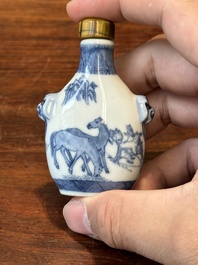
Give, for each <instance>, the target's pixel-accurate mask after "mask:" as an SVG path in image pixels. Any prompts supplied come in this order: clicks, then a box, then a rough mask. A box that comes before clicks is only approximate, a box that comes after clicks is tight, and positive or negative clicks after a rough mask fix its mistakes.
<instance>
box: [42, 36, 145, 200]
mask: <svg viewBox="0 0 198 265" xmlns="http://www.w3.org/2000/svg"><path fill="white" fill-rule="evenodd" d="M82 43H83V44H85V45H86V44H87V45H89V44H91V45H93V44H94V43H97V45H98V44H100V45H101V44H102V45H107V44H108V45H110V46H112V45H113V43H112V42H111V41H107V40H104V41H102V40H91V41H89V40H86V41H83V42H82ZM94 56H95V57H93V58H94V61H95V60H96V57H97V56H98V53H95V55H94ZM99 56H101V55H100V54H99ZM100 62H101V61H100V60H99V61H98V66H97V67H99V68H100ZM102 63H103V58H102ZM83 67H84V66H83ZM102 67H103V65H102ZM79 68H80V69H81V67H79ZM86 69H87V68H86V67H85V71H84V70H83V71H84V72H83V73H82V72H77V73H76V74H75V75H74V77H73V78H72V80H71V81H70V82H69V83H68V84H67V85H66V86H65V87H64V88H63V89H62V91H60V92H59V93H57V94H49V95H47V96H46V98H45V100H44V102H43V103H41V104H40V105H39V107H38V112H39V115H40V117H41V118H42V119H44V120H45V122H46V136H45V142H46V155H47V161H48V166H49V170H50V173H51V176H52V177H53V179H54V180H55V182H56V184H57V185H58V187H59V190H60V192H61V193H62V194H65V195H74V196H82V195H93V194H95V193H98V192H101V191H104V190H109V189H130V188H131V186H132V185H133V183H134V181H135V180H136V179H137V177H138V175H139V171H140V168H141V166H142V163H143V157H144V149H145V146H144V145H145V143H144V125H145V123H146V120H147V118H148V109H147V107H146V105H145V104H146V103H147V100H146V98H145V97H144V96H136V95H134V94H132V93H131V91H130V90H129V89H128V88H127V87H126V85H125V84H124V83H123V82H122V80H121V79H120V78H119V77H118V76H117V75H116V74H114V73H113V72H112V73H111V72H110V74H100V73H99V74H95V73H94V74H93V73H90V71H87V70H86ZM108 69H111V66H110V68H107V71H108ZM91 71H93V70H91ZM94 71H95V70H94ZM105 71H106V70H105ZM110 71H111V70H110ZM105 73H106V72H105Z"/></svg>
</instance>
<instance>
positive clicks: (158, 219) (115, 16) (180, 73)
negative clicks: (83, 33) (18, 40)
mask: <svg viewBox="0 0 198 265" xmlns="http://www.w3.org/2000/svg"><path fill="white" fill-rule="evenodd" d="M67 12H68V15H69V16H70V17H71V18H72V19H73V20H74V21H76V22H78V21H80V20H81V19H83V18H85V17H102V18H106V19H109V20H112V21H123V20H128V21H131V22H136V23H144V24H148V25H155V26H160V27H161V28H162V30H163V32H164V33H165V35H166V37H165V35H160V36H156V37H155V38H153V39H152V40H150V41H149V42H147V43H145V44H143V45H141V46H140V47H138V48H137V49H135V50H133V51H131V52H129V53H127V54H125V55H123V56H122V57H120V58H118V59H117V60H116V70H117V72H118V74H119V75H120V77H121V78H122V79H123V80H124V82H125V83H126V84H127V85H128V86H129V87H130V88H131V90H132V91H133V92H134V93H137V94H145V95H146V96H147V97H148V100H149V102H150V104H151V105H152V106H153V107H154V108H155V110H156V115H155V117H154V120H153V121H152V123H150V124H149V125H148V128H147V138H150V137H152V136H153V135H155V134H156V133H158V132H160V131H161V130H163V129H165V128H166V126H167V125H168V124H170V123H172V124H174V125H176V126H180V127H186V128H198V119H197V113H198V45H197V43H198V30H197V25H198V1H196V0H194V1H190V0H188V1H187V0H174V1H171V0H170V1H169V0H150V1H147V0H139V1H135V0H120V1H119V0H108V1H106V0H95V1H92V0H83V4H82V1H81V0H72V1H70V2H69V3H68V5H67ZM167 77H168V78H167ZM184 106H185V107H184ZM173 165H174V166H173ZM197 169H198V138H194V139H189V140H187V141H185V142H183V143H181V144H180V145H178V146H176V147H174V148H172V149H170V150H168V151H166V152H165V153H163V154H162V155H160V156H158V157H157V158H155V159H153V160H152V161H150V162H148V163H146V164H145V165H144V167H143V169H142V171H141V174H140V177H139V179H138V181H137V182H136V184H135V186H134V188H133V190H132V191H110V192H104V193H101V194H99V195H96V196H93V197H86V198H73V199H72V200H71V201H70V202H69V203H68V204H67V205H66V206H65V207H64V210H63V214H64V217H65V220H66V222H67V224H68V226H69V227H70V229H72V230H73V231H75V232H78V233H82V234H85V235H88V236H91V237H94V238H97V239H100V240H102V241H104V242H105V243H106V244H108V245H109V246H111V247H113V248H119V249H125V250H129V251H132V252H136V253H138V254H141V255H144V256H145V257H148V258H150V259H153V260H155V261H158V262H160V263H162V264H174V265H177V264H179V265H182V264H185V265H191V264H198V222H197V220H198V196H197V194H198V172H197Z"/></svg>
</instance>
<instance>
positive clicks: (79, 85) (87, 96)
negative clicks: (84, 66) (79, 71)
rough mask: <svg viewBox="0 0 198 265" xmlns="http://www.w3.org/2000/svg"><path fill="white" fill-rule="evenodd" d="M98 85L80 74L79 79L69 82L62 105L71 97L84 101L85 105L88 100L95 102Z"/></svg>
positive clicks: (88, 102)
mask: <svg viewBox="0 0 198 265" xmlns="http://www.w3.org/2000/svg"><path fill="white" fill-rule="evenodd" d="M97 87H98V86H97V85H96V84H95V83H94V82H89V80H88V79H87V78H86V77H85V76H84V75H82V76H81V77H80V78H79V79H75V80H74V82H73V83H70V84H69V85H68V86H67V87H66V89H65V98H64V101H63V105H66V104H67V103H68V102H69V101H70V100H71V99H74V98H75V99H76V100H77V101H85V103H86V104H87V105H89V104H90V101H93V102H97V100H96V88H97Z"/></svg>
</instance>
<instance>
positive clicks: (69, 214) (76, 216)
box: [63, 198, 95, 238]
mask: <svg viewBox="0 0 198 265" xmlns="http://www.w3.org/2000/svg"><path fill="white" fill-rule="evenodd" d="M63 216H64V218H65V221H66V223H67V225H68V227H69V228H70V229H71V230H72V231H74V232H76V233H80V234H83V235H87V236H90V237H94V238H95V235H94V233H93V232H92V230H91V226H90V221H89V219H88V215H87V209H86V205H85V203H84V202H83V201H82V200H81V199H76V198H74V199H72V200H71V201H70V202H69V203H68V204H66V205H65V207H64V209H63Z"/></svg>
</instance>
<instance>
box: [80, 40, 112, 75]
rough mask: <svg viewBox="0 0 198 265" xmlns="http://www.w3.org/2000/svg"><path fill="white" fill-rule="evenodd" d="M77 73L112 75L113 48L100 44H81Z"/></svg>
mask: <svg viewBox="0 0 198 265" xmlns="http://www.w3.org/2000/svg"><path fill="white" fill-rule="evenodd" d="M80 46H81V58H80V64H79V67H78V73H89V74H101V75H114V74H115V67H114V60H113V47H112V46H110V45H101V44H90V45H87V44H85V45H83V44H81V45H80Z"/></svg>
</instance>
